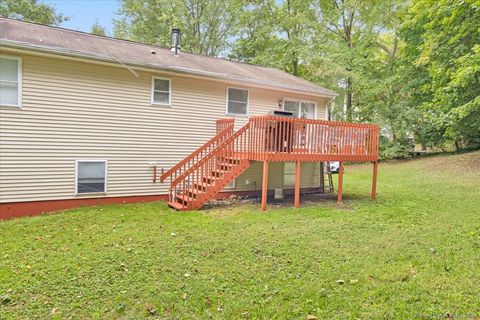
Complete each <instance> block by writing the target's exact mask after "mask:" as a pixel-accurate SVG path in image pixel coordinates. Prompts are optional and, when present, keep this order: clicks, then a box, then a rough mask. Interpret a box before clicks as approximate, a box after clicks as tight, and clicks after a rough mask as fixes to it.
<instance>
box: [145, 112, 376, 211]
mask: <svg viewBox="0 0 480 320" xmlns="http://www.w3.org/2000/svg"><path fill="white" fill-rule="evenodd" d="M378 145H379V127H378V126H377V125H370V124H357V123H348V122H336V121H323V120H311V119H298V118H288V117H278V116H269V115H267V116H253V117H250V119H249V121H248V122H247V123H246V124H245V125H244V126H243V127H242V128H240V129H239V130H238V131H234V119H221V120H217V134H216V135H215V136H214V137H213V138H212V139H211V140H209V141H208V142H207V143H205V144H204V145H203V146H201V147H200V148H198V149H197V150H196V151H195V152H193V153H192V154H190V155H189V156H188V157H186V158H185V159H184V160H182V161H180V162H179V163H178V164H177V165H175V166H174V167H172V168H171V169H170V170H168V171H166V172H165V173H163V174H162V175H161V177H160V181H162V182H163V181H166V180H167V179H169V182H170V198H169V199H170V202H169V204H170V205H171V206H172V207H174V208H176V209H178V210H192V209H197V208H200V207H201V206H202V205H203V204H204V203H205V202H206V201H208V200H209V199H211V198H213V197H214V196H215V195H216V194H217V193H218V192H220V191H221V190H222V189H223V188H224V187H225V186H226V185H227V184H228V183H230V181H232V180H233V179H235V178H236V177H237V176H239V175H240V174H241V173H242V172H243V171H245V170H246V169H247V168H248V167H249V166H250V164H251V162H252V161H262V162H263V163H264V168H263V184H262V190H263V191H264V192H263V193H262V209H264V210H265V209H266V190H267V181H268V163H269V162H272V161H277V162H278V161H288V162H296V163H297V167H296V187H295V206H298V205H299V203H300V200H299V191H300V164H301V162H326V161H339V162H340V173H339V187H338V201H339V202H341V201H342V181H343V162H345V161H354V162H373V163H374V170H373V181H372V199H374V198H375V195H376V172H377V163H378ZM154 180H155V179H154Z"/></svg>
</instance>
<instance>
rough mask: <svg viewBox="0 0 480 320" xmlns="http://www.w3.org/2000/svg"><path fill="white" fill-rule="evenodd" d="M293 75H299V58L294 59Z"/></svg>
mask: <svg viewBox="0 0 480 320" xmlns="http://www.w3.org/2000/svg"><path fill="white" fill-rule="evenodd" d="M293 75H294V76H298V59H294V60H293Z"/></svg>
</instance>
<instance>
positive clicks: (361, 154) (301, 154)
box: [242, 116, 379, 161]
mask: <svg viewBox="0 0 480 320" xmlns="http://www.w3.org/2000/svg"><path fill="white" fill-rule="evenodd" d="M249 123H250V135H249V143H248V150H245V152H247V153H248V158H249V159H251V160H257V161H265V160H266V161H296V160H300V161H377V160H378V143H379V127H378V126H377V125H370V124H359V123H349V122H337V121H324V120H312V119H298V118H287V117H278V116H252V117H251V118H250V120H249ZM242 151H243V150H242Z"/></svg>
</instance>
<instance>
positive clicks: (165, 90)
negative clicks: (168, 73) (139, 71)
mask: <svg viewBox="0 0 480 320" xmlns="http://www.w3.org/2000/svg"><path fill="white" fill-rule="evenodd" d="M171 103H172V82H171V81H170V80H169V79H165V78H159V77H153V79H152V104H159V105H166V106H169V105H170V104H171Z"/></svg>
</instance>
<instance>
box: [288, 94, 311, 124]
mask: <svg viewBox="0 0 480 320" xmlns="http://www.w3.org/2000/svg"><path fill="white" fill-rule="evenodd" d="M285 101H291V102H298V106H299V108H301V107H302V102H304V103H313V104H314V105H315V107H314V108H313V119H317V102H316V101H314V100H305V99H299V98H289V97H285V98H283V103H282V110H283V111H285ZM301 116H302V113H301V112H300V110H298V118H300V119H301Z"/></svg>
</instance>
